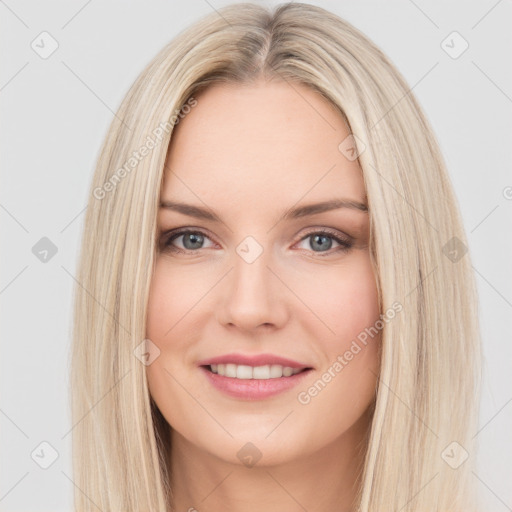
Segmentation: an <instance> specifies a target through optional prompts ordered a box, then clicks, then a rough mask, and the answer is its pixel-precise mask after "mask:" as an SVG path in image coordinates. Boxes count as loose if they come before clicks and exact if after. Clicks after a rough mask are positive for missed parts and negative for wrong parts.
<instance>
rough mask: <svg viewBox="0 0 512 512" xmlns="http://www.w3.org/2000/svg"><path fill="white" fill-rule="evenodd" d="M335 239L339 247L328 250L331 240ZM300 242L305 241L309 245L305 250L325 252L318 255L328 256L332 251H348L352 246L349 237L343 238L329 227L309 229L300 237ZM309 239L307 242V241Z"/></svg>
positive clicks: (330, 246)
mask: <svg viewBox="0 0 512 512" xmlns="http://www.w3.org/2000/svg"><path fill="white" fill-rule="evenodd" d="M333 240H334V241H335V243H337V244H338V245H339V247H337V248H335V249H334V250H332V251H331V250H330V249H331V248H332V241H333ZM300 241H301V242H304V241H305V242H306V243H307V245H309V248H310V249H309V248H307V250H313V252H315V253H326V254H318V255H319V256H328V255H330V254H333V253H334V252H339V251H348V250H349V249H350V248H351V247H352V242H351V241H350V239H348V237H347V238H343V237H342V236H341V235H339V234H338V232H336V231H331V230H329V229H321V230H318V231H311V232H310V233H309V234H307V235H306V236H305V237H302V238H301V240H300ZM308 241H309V243H308ZM316 249H318V250H316Z"/></svg>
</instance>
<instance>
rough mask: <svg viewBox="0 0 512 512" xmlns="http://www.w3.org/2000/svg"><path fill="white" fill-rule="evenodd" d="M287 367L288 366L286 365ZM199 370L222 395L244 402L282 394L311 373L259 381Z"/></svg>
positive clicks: (204, 369)
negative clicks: (240, 399)
mask: <svg viewBox="0 0 512 512" xmlns="http://www.w3.org/2000/svg"><path fill="white" fill-rule="evenodd" d="M217 359H219V358H217ZM223 360H224V359H223ZM211 364H218V363H211ZM235 364H236V363H235ZM274 364H282V363H274ZM260 366H263V365H260ZM287 366H289V365H288V364H287ZM200 370H201V371H202V372H203V373H204V374H205V375H206V377H207V378H208V379H209V381H210V383H211V384H212V385H213V386H214V387H215V388H217V389H218V390H219V391H222V392H223V393H226V394H227V395H229V396H231V397H234V398H242V399H246V400H262V399H264V398H268V397H271V396H274V395H277V394H279V393H282V392H284V391H287V390H289V389H291V388H292V387H294V386H296V385H297V384H298V383H299V382H300V381H301V380H302V379H303V378H304V377H305V376H306V375H307V374H309V373H310V371H311V370H305V371H303V372H300V373H297V374H295V375H292V376H290V377H280V378H277V379H266V380H259V379H234V378H232V377H223V376H222V375H218V374H217V373H213V372H211V371H210V370H208V369H207V368H206V367H203V366H201V367H200Z"/></svg>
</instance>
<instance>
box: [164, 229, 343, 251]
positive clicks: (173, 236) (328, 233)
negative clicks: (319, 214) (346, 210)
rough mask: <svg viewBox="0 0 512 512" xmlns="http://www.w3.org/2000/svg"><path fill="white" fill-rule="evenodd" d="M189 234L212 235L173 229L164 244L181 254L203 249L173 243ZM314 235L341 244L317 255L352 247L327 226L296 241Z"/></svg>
mask: <svg viewBox="0 0 512 512" xmlns="http://www.w3.org/2000/svg"><path fill="white" fill-rule="evenodd" d="M187 234H199V235H202V236H204V237H206V238H208V239H210V237H209V236H208V235H207V234H206V233H205V232H203V231H201V230H200V229H194V230H192V229H182V230H179V231H175V230H173V231H170V232H167V233H164V236H163V246H164V248H166V249H167V250H169V251H171V252H174V253H180V254H193V253H196V252H197V251H199V250H201V249H195V250H192V249H180V248H179V247H175V246H173V245H171V242H173V241H174V240H176V239H177V238H179V237H180V236H182V235H187ZM312 235H324V236H327V237H329V238H332V239H333V240H335V241H336V242H337V243H338V244H340V246H339V247H336V248H334V249H329V250H328V251H321V252H315V251H311V252H313V253H314V254H315V255H316V256H319V257H321V258H322V257H326V256H330V255H332V254H333V253H336V252H346V251H348V250H349V249H351V247H352V243H351V242H350V241H348V240H345V239H343V238H341V237H340V236H339V235H338V234H337V232H336V231H333V230H330V229H327V228H324V229H319V230H315V231H310V232H309V233H307V234H306V235H304V236H303V237H302V238H301V239H300V240H298V241H297V242H296V243H298V242H302V241H303V240H305V239H307V238H308V237H310V236H312ZM303 250H307V249H303Z"/></svg>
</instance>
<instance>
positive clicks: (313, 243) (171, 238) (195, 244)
mask: <svg viewBox="0 0 512 512" xmlns="http://www.w3.org/2000/svg"><path fill="white" fill-rule="evenodd" d="M180 238H181V239H182V241H181V244H182V245H183V247H176V245H175V242H176V241H177V240H179V239H180ZM205 240H210V238H209V237H208V236H207V235H206V234H205V233H203V232H202V231H200V230H191V229H183V230H181V231H175V232H171V233H170V234H169V233H167V234H166V235H164V239H163V242H162V245H163V247H164V249H167V250H169V251H171V252H175V253H185V254H186V253H193V252H194V251H197V250H199V249H205V248H206V247H204V243H205ZM308 240H309V243H308V245H309V248H306V250H308V251H312V252H314V253H316V254H318V255H319V256H328V255H330V254H333V253H335V252H339V251H348V250H349V249H350V248H351V247H352V241H351V240H350V239H349V238H348V237H347V238H344V237H343V236H341V235H340V234H339V233H338V232H337V231H333V230H329V229H320V230H317V231H311V232H310V233H308V234H307V235H306V236H303V237H302V238H301V239H300V241H299V242H307V241H308ZM333 240H334V242H335V243H336V244H338V247H335V248H334V250H331V249H332V245H333V244H332V241H333ZM210 241H211V240H210ZM210 247H211V246H210ZM320 253H325V254H320Z"/></svg>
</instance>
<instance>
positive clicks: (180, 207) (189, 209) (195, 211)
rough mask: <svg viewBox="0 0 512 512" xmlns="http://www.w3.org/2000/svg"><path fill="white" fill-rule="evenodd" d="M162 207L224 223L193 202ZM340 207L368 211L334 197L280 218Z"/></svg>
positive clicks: (348, 201) (291, 217)
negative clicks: (192, 203)
mask: <svg viewBox="0 0 512 512" xmlns="http://www.w3.org/2000/svg"><path fill="white" fill-rule="evenodd" d="M160 208H164V209H166V210H173V211H176V212H179V213H182V214H184V215H188V216H190V217H196V218H198V219H204V220H210V221H213V222H220V223H223V222H222V220H221V218H220V217H219V216H218V215H217V214H216V213H215V212H213V211H212V210H209V209H207V208H202V207H199V206H194V205H191V204H186V203H180V202H176V201H162V202H161V203H160ZM340 208H348V209H351V210H359V211H361V212H368V207H367V206H366V205H365V204H363V203H360V202H359V201H351V200H346V199H332V200H330V201H323V202H321V203H311V204H306V205H304V206H299V207H297V208H293V209H290V210H287V211H285V213H284V214H283V215H282V216H281V218H280V219H279V222H280V221H282V220H290V219H298V218H301V217H307V216H309V215H315V214H317V213H323V212H327V211H330V210H338V209H340Z"/></svg>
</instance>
